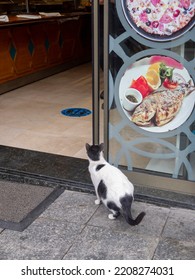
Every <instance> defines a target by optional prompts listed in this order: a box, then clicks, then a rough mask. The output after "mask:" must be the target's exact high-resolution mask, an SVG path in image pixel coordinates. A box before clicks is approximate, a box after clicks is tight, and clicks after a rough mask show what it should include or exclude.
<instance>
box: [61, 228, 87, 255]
mask: <svg viewBox="0 0 195 280" xmlns="http://www.w3.org/2000/svg"><path fill="white" fill-rule="evenodd" d="M86 227H87V223H85V224H83V228H82V229H81V231H80V232H79V233H78V234H77V236H75V238H74V240H73V241H72V244H71V245H70V247H69V248H68V249H67V250H66V252H65V254H64V255H63V256H62V258H61V260H63V259H64V258H65V256H66V255H67V254H68V253H69V251H70V250H71V248H72V247H73V246H74V244H75V241H76V238H77V237H78V236H79V235H81V234H82V232H83V231H84V230H85V228H86Z"/></svg>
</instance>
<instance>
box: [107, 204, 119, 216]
mask: <svg viewBox="0 0 195 280" xmlns="http://www.w3.org/2000/svg"><path fill="white" fill-rule="evenodd" d="M107 208H108V209H109V210H110V211H111V212H112V214H109V215H108V218H109V219H110V220H115V219H116V218H117V217H118V216H119V215H120V208H119V207H118V206H117V205H116V204H115V203H114V202H111V201H110V202H108V203H107Z"/></svg>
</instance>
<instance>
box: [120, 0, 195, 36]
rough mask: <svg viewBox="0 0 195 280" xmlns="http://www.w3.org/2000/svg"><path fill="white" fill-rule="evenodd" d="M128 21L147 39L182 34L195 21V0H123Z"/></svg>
mask: <svg viewBox="0 0 195 280" xmlns="http://www.w3.org/2000/svg"><path fill="white" fill-rule="evenodd" d="M122 6H123V11H124V14H125V17H126V19H127V21H128V23H129V24H130V25H131V27H133V28H134V29H135V30H136V32H138V33H139V34H140V35H142V36H143V37H145V38H147V39H151V40H153V39H154V40H159V41H166V40H170V39H174V38H178V37H180V36H182V35H183V34H184V33H185V32H187V31H188V30H189V29H190V28H191V27H192V26H193V25H194V22H195V1H194V0H122Z"/></svg>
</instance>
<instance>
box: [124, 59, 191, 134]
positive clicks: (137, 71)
mask: <svg viewBox="0 0 195 280" xmlns="http://www.w3.org/2000/svg"><path fill="white" fill-rule="evenodd" d="M143 61H145V59H143ZM143 61H142V62H143ZM149 66H150V64H148V65H140V61H139V62H138V63H135V64H134V65H133V67H131V68H130V69H128V70H127V71H126V72H125V73H124V75H123V77H122V78H121V81H120V85H119V100H120V104H121V107H122V109H123V111H124V113H125V115H126V116H127V118H128V119H129V121H131V113H130V112H127V111H126V110H125V109H124V108H123V98H124V94H125V92H126V90H127V88H128V87H129V86H130V85H131V82H132V80H133V79H135V80H136V79H138V78H139V77H140V76H144V75H145V74H146V72H147V69H148V67H149ZM175 73H178V74H180V75H182V77H183V78H184V79H185V81H186V82H188V81H189V80H192V79H191V77H190V75H189V73H188V71H187V70H186V69H185V68H183V69H182V70H180V69H174V70H173V77H174V74H175ZM165 90H166V89H165ZM157 91H158V90H157ZM157 91H155V92H157ZM194 103H195V90H194V91H193V92H192V93H191V94H189V95H188V96H186V97H184V99H183V102H182V106H181V108H180V111H179V112H178V113H177V115H176V116H175V117H174V119H173V120H172V121H170V122H169V123H167V124H165V125H163V126H161V127H157V126H152V127H143V126H140V128H142V129H144V130H147V131H150V132H167V131H170V130H174V129H176V128H177V127H179V126H180V125H182V124H183V123H184V122H185V121H186V120H187V119H188V117H189V116H190V114H191V113H192V110H193V108H194Z"/></svg>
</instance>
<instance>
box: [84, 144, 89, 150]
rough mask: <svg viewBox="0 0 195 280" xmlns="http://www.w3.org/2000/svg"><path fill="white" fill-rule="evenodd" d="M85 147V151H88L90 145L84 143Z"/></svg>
mask: <svg viewBox="0 0 195 280" xmlns="http://www.w3.org/2000/svg"><path fill="white" fill-rule="evenodd" d="M85 148H86V150H87V151H89V148H90V145H89V144H88V143H86V144H85Z"/></svg>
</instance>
